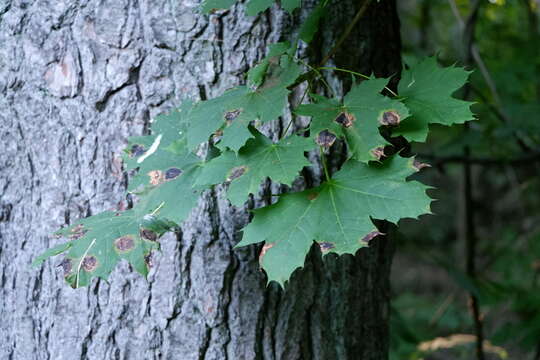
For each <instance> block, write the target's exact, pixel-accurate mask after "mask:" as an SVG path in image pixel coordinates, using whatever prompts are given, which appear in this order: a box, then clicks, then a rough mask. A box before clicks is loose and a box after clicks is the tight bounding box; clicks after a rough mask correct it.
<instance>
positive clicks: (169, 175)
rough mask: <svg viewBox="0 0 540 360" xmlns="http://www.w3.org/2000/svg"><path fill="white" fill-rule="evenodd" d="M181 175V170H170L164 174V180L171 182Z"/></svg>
mask: <svg viewBox="0 0 540 360" xmlns="http://www.w3.org/2000/svg"><path fill="white" fill-rule="evenodd" d="M181 174H182V170H180V169H177V168H170V169H168V170H167V171H166V172H165V180H172V179H174V178H176V177H178V176H180V175H181Z"/></svg>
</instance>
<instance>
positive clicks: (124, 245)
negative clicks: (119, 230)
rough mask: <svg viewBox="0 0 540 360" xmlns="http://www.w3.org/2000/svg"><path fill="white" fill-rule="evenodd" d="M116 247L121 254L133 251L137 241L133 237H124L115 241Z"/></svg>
mask: <svg viewBox="0 0 540 360" xmlns="http://www.w3.org/2000/svg"><path fill="white" fill-rule="evenodd" d="M114 246H115V247H116V249H117V250H118V251H120V252H127V251H131V250H133V248H134V247H135V240H133V236H131V235H126V236H122V237H119V238H118V239H116V240H114Z"/></svg>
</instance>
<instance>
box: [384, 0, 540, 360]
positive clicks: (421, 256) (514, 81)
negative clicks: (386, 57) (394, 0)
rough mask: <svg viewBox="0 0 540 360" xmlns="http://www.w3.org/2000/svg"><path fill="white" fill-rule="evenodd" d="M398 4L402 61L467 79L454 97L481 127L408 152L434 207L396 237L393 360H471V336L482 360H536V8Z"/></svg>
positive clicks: (539, 96) (539, 56)
mask: <svg viewBox="0 0 540 360" xmlns="http://www.w3.org/2000/svg"><path fill="white" fill-rule="evenodd" d="M398 4H399V6H400V18H401V23H402V39H403V49H404V51H403V56H404V62H405V63H406V64H411V63H414V62H415V61H417V59H419V58H421V57H423V56H425V55H434V54H435V55H438V57H439V60H440V62H441V63H443V64H445V65H451V64H455V63H457V64H459V65H464V66H466V67H467V68H468V69H471V70H474V72H473V73H472V75H471V81H470V84H469V86H468V87H466V88H464V89H463V90H462V91H461V93H460V94H459V96H460V97H461V98H467V99H469V100H472V101H476V102H477V104H476V105H474V107H473V110H474V112H475V114H476V115H477V117H478V118H479V120H480V121H476V122H473V123H471V124H470V126H454V127H452V128H451V129H449V128H446V127H445V128H442V127H441V128H437V127H433V128H432V132H431V135H430V137H429V143H427V144H426V145H422V146H414V147H413V149H412V150H413V152H415V153H418V154H419V156H420V159H421V160H423V161H425V162H428V163H430V164H431V165H432V168H431V169H429V170H428V171H424V172H422V175H421V178H422V180H423V181H425V182H426V183H428V184H430V185H433V186H435V187H437V188H439V189H440V190H431V191H432V192H431V194H432V195H433V196H434V197H435V198H437V199H440V201H438V202H436V203H434V205H433V207H432V208H433V212H434V213H435V214H436V215H438V216H426V217H424V218H423V219H422V221H420V222H415V221H407V222H403V223H402V226H401V227H400V230H399V231H400V233H399V235H398V241H397V252H396V257H395V261H394V265H393V270H392V289H393V299H392V301H393V302H392V312H393V317H392V354H391V358H392V359H449V358H450V359H473V358H475V357H474V353H475V352H474V349H475V346H476V345H475V341H474V339H475V338H474V337H472V336H470V335H480V336H482V337H483V338H484V339H485V342H484V347H483V348H484V352H485V358H486V359H505V358H507V359H535V360H538V359H540V276H539V275H540V212H539V209H540V177H539V174H540V115H539V113H540V50H539V48H540V27H539V17H540V1H538V0H490V1H467V0H463V1H461V0H455V1H454V0H423V1H398ZM434 149H437V150H436V151H435V150H434ZM475 313H476V316H475ZM437 338H439V339H437ZM422 350H425V352H424V351H422ZM427 354H429V355H427Z"/></svg>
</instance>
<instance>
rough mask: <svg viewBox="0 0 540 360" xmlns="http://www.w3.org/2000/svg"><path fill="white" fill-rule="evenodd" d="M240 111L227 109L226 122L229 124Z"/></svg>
mask: <svg viewBox="0 0 540 360" xmlns="http://www.w3.org/2000/svg"><path fill="white" fill-rule="evenodd" d="M240 113H242V110H241V109H236V110H231V111H227V112H226V113H225V120H226V121H227V124H228V125H230V124H231V123H232V122H233V121H234V120H236V118H237V117H238V115H240Z"/></svg>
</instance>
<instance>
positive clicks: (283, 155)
mask: <svg viewBox="0 0 540 360" xmlns="http://www.w3.org/2000/svg"><path fill="white" fill-rule="evenodd" d="M252 132H253V136H254V138H253V139H250V140H249V141H248V142H247V144H246V146H245V147H243V148H242V149H241V150H240V151H239V152H238V154H235V153H234V152H232V151H227V152H224V153H223V154H222V155H221V156H219V157H217V158H215V159H213V160H212V161H210V162H209V163H208V164H207V166H205V167H204V169H203V170H202V172H201V174H200V176H199V178H198V179H197V182H196V185H199V186H208V185H211V184H219V183H223V182H226V181H227V182H230V185H229V188H228V190H227V196H228V198H229V200H230V201H231V203H232V204H233V205H235V206H241V205H243V204H244V202H245V201H246V200H247V199H248V195H249V194H256V193H257V191H258V190H259V187H260V185H261V183H262V182H263V181H264V180H265V179H266V178H267V177H269V178H271V179H272V180H273V181H275V182H278V183H281V184H286V185H291V184H292V182H293V181H294V179H295V178H296V177H297V176H298V172H299V171H300V170H302V168H303V167H304V166H310V165H311V163H310V162H309V161H308V160H307V159H306V157H305V156H304V152H305V151H309V150H312V149H313V148H314V147H315V144H314V143H313V142H312V141H311V140H310V139H307V138H303V137H300V136H291V137H288V138H285V139H282V140H280V141H279V142H278V143H272V141H271V140H270V139H268V138H267V137H266V136H264V135H263V134H261V133H259V132H258V131H256V130H254V129H252Z"/></svg>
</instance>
